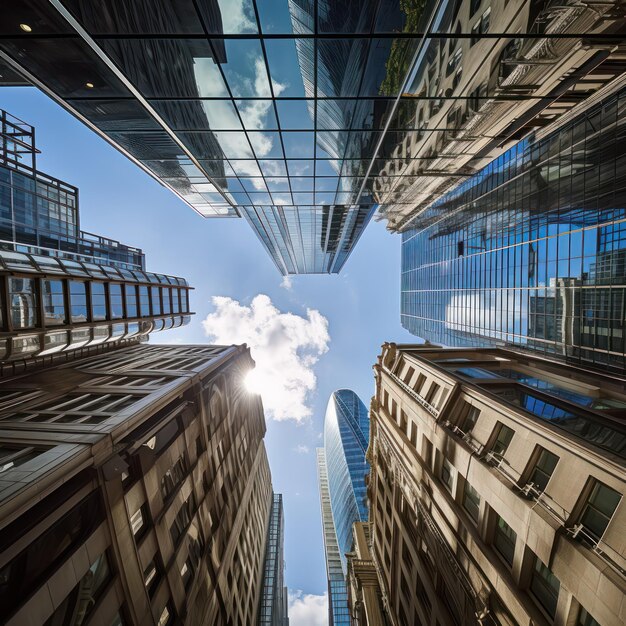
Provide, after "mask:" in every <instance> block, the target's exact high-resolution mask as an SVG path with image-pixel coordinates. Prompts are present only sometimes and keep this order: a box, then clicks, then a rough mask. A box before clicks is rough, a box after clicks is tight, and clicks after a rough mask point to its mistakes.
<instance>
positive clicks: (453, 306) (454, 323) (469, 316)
mask: <svg viewBox="0 0 626 626" xmlns="http://www.w3.org/2000/svg"><path fill="white" fill-rule="evenodd" d="M524 300H525V299H524ZM507 311H511V312H513V311H515V317H514V316H513V314H510V315H508V317H507ZM527 315H528V309H527V306H526V303H525V301H523V302H521V303H520V301H519V295H518V301H517V302H516V301H515V292H514V291H513V290H508V291H506V292H502V293H500V292H496V291H493V292H487V293H477V292H464V293H463V292H462V293H458V294H452V295H451V297H450V300H449V302H448V303H447V304H446V313H445V318H444V319H445V327H446V328H448V329H451V330H456V331H461V332H463V331H464V332H472V333H480V334H481V335H484V336H486V337H494V338H498V339H502V338H503V337H502V334H503V333H505V334H507V333H508V334H510V333H514V332H515V322H516V321H517V322H518V323H519V322H520V318H522V320H525V319H526V318H527Z"/></svg>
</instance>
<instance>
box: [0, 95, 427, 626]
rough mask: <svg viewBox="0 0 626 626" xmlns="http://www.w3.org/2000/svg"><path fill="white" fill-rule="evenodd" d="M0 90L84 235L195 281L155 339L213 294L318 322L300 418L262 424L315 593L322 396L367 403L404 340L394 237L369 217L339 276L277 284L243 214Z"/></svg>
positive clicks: (209, 307) (183, 338) (177, 334)
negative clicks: (379, 366)
mask: <svg viewBox="0 0 626 626" xmlns="http://www.w3.org/2000/svg"><path fill="white" fill-rule="evenodd" d="M1 96H2V97H1V98H0V107H1V108H4V109H6V110H7V111H9V112H10V113H12V114H13V115H16V116H17V117H19V118H21V119H23V120H24V121H26V122H28V123H30V124H32V125H34V126H35V127H36V138H37V145H38V147H39V149H40V150H41V151H42V153H41V154H40V155H39V157H38V167H39V169H41V170H43V171H45V172H47V173H49V174H51V175H52V176H56V177H57V178H60V179H62V180H66V181H67V182H69V183H72V184H74V185H76V186H77V187H79V189H80V210H81V219H82V221H81V227H82V228H83V229H84V230H87V231H91V232H94V233H97V234H102V235H105V236H110V237H112V238H114V239H118V240H120V241H122V242H124V243H128V244H130V245H135V246H139V247H141V248H143V250H144V252H145V253H146V259H147V269H148V270H151V271H154V272H163V273H168V274H174V275H178V276H184V277H185V278H187V279H188V281H189V282H190V284H191V285H192V286H194V287H195V291H194V292H193V293H192V297H191V305H192V309H193V310H194V311H195V312H196V315H195V316H194V317H193V318H192V322H191V324H190V325H189V326H187V327H185V328H183V329H179V330H175V331H168V332H167V333H163V335H161V336H160V337H158V341H159V342H171V343H174V342H184V343H206V342H207V341H208V339H207V337H206V334H205V331H204V328H203V325H202V321H203V320H204V319H205V318H206V317H207V316H208V315H210V314H211V313H214V314H215V306H214V303H213V301H212V297H214V296H222V297H228V298H231V299H233V300H235V301H237V302H238V303H239V304H240V305H241V307H248V306H249V305H250V303H251V302H252V300H253V298H255V296H257V295H258V294H265V295H267V296H268V297H269V298H270V299H271V303H272V305H273V307H275V308H276V309H278V310H279V311H280V314H284V313H287V312H290V313H293V314H294V315H298V316H302V317H303V318H305V320H304V321H302V322H298V323H300V324H301V326H302V328H303V329H304V330H305V331H306V330H307V328H308V326H307V323H308V322H307V321H306V318H307V310H308V309H313V310H317V311H319V313H320V314H321V315H322V316H324V318H326V319H327V320H328V334H329V336H330V339H329V340H328V342H327V345H328V350H327V351H326V352H325V353H323V354H321V355H319V356H318V360H317V362H316V363H315V364H314V365H313V366H312V370H313V372H314V374H315V375H316V377H317V384H316V388H315V390H314V391H313V392H311V393H309V394H308V396H307V397H306V399H305V403H306V405H307V406H308V407H310V409H311V412H312V415H311V417H309V418H305V419H301V420H300V421H295V420H293V419H292V420H289V419H287V420H282V421H276V420H272V419H270V420H268V433H267V437H266V445H267V449H268V453H269V458H270V465H271V469H272V476H273V483H274V489H275V490H276V491H277V492H282V493H283V494H284V502H285V517H286V536H285V560H286V563H287V570H286V581H287V584H288V586H289V588H290V589H293V590H302V591H303V592H304V593H306V594H315V595H319V594H322V593H324V592H325V590H326V578H325V570H324V556H323V547H322V534H321V523H320V515H319V502H318V491H317V478H316V471H315V447H316V446H319V445H321V443H322V440H321V438H320V433H321V432H322V424H323V417H324V412H325V408H326V402H327V400H328V397H329V395H330V393H331V392H332V391H334V390H335V389H337V388H342V387H348V388H351V389H353V390H354V391H355V392H356V393H357V394H358V395H359V396H360V397H361V399H362V400H363V402H364V403H365V404H366V406H368V405H369V400H370V397H371V395H372V393H373V375H372V365H373V363H374V362H375V360H376V357H377V355H378V353H379V351H380V345H381V343H383V342H384V341H390V340H393V341H399V342H411V341H415V337H413V336H411V335H409V334H408V333H407V332H406V331H404V330H403V329H402V327H401V326H400V313H399V298H400V296H399V283H400V238H399V236H394V235H391V234H389V233H387V232H386V230H385V228H384V225H383V223H375V222H371V223H370V225H369V226H368V227H367V229H366V231H365V234H364V235H363V237H362V238H361V240H360V241H359V243H358V245H357V247H356V249H355V251H354V253H353V254H352V256H351V257H350V259H349V260H348V262H347V264H346V266H345V267H344V270H343V272H342V273H341V274H340V275H332V276H328V275H324V276H299V277H295V278H294V279H293V281H292V286H291V289H286V288H285V287H284V286H281V282H282V277H281V276H280V275H279V273H278V272H277V270H276V268H275V266H274V264H273V263H272V262H271V260H270V258H269V256H268V255H267V253H266V252H265V251H264V249H263V248H262V246H261V244H260V242H259V241H258V240H257V238H256V236H255V235H254V233H253V231H252V229H251V228H250V227H249V226H248V225H247V224H246V223H245V221H244V220H242V219H222V220H220V219H213V220H211V219H203V218H201V217H200V216H198V215H197V214H196V213H195V212H194V211H192V209H190V208H189V207H188V206H186V205H185V204H184V203H183V202H182V201H180V200H179V199H178V198H177V197H176V196H175V195H174V194H172V193H171V192H170V191H169V190H167V189H166V188H164V187H162V186H160V185H159V184H158V183H157V182H156V181H155V180H153V179H152V178H151V177H149V176H148V175H147V174H145V173H144V172H142V171H141V170H140V169H139V168H138V167H136V166H135V165H134V164H133V163H131V162H130V161H129V160H127V159H126V158H125V157H124V156H122V155H121V154H120V153H118V152H117V151H116V150H115V149H114V148H112V147H111V146H109V145H108V144H107V143H106V142H105V141H104V140H102V139H100V138H99V137H98V136H97V135H96V134H95V133H93V132H92V131H90V130H89V129H88V128H87V127H86V126H84V125H83V124H82V123H80V122H79V121H77V120H76V119H74V118H73V117H72V116H71V115H69V114H68V113H66V112H65V111H64V110H63V109H62V108H61V107H60V106H59V105H57V104H56V103H54V102H53V101H52V100H50V99H48V98H47V97H46V96H44V95H43V94H41V93H40V92H39V91H37V90H36V89H34V88H26V87H22V88H4V89H3V90H2V92H1ZM279 319H281V320H283V321H284V320H288V319H289V320H293V318H285V317H280V318H279ZM154 338H155V339H157V337H154ZM268 349H269V350H270V351H271V349H272V346H269V348H268ZM313 351H314V352H315V350H313ZM317 352H319V350H318V351H317ZM253 357H254V353H253ZM305 449H306V450H308V452H307V451H305ZM311 623H313V622H311Z"/></svg>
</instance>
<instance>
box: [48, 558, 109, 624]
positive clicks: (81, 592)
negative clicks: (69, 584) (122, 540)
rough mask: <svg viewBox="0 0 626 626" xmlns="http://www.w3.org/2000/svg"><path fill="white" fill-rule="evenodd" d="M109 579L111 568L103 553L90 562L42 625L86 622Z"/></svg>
mask: <svg viewBox="0 0 626 626" xmlns="http://www.w3.org/2000/svg"><path fill="white" fill-rule="evenodd" d="M109 580H111V569H110V567H109V562H108V560H107V555H106V553H103V554H101V555H100V556H99V557H98V558H97V559H96V560H95V561H94V562H93V563H92V564H91V566H90V567H89V569H88V570H87V573H86V574H85V575H84V576H83V577H82V579H81V580H80V581H79V582H78V584H77V585H76V587H74V589H72V591H71V592H70V594H69V595H68V596H67V598H65V600H63V602H61V604H60V605H59V606H58V607H57V609H56V610H55V611H54V613H53V614H52V615H51V616H50V618H49V619H48V620H47V621H46V622H45V624H44V626H57V625H58V624H71V625H72V626H81V625H82V624H86V623H87V621H88V619H89V617H90V616H91V613H92V611H93V608H94V606H95V604H96V602H97V601H98V598H99V597H100V595H101V594H102V591H104V589H105V587H106V585H107V583H108V582H109Z"/></svg>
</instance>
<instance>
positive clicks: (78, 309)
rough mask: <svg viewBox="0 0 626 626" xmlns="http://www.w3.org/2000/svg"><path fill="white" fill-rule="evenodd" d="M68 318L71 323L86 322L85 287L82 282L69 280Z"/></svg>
mask: <svg viewBox="0 0 626 626" xmlns="http://www.w3.org/2000/svg"><path fill="white" fill-rule="evenodd" d="M69 286H70V316H71V319H72V322H86V321H87V285H86V283H84V282H83V281H82V280H71V281H70V283H69Z"/></svg>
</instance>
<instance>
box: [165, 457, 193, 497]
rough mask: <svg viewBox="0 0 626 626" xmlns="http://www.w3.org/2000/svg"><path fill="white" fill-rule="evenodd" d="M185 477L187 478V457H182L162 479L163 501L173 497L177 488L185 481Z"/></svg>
mask: <svg viewBox="0 0 626 626" xmlns="http://www.w3.org/2000/svg"><path fill="white" fill-rule="evenodd" d="M185 476H187V462H186V460H185V457H184V456H182V457H180V458H179V459H178V460H177V461H176V463H174V465H172V467H170V468H169V469H168V470H167V472H165V474H164V475H163V478H161V495H162V496H163V500H167V499H168V498H170V496H172V495H173V493H174V491H175V490H176V488H177V487H178V486H179V485H180V484H181V483H182V482H183V480H185Z"/></svg>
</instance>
